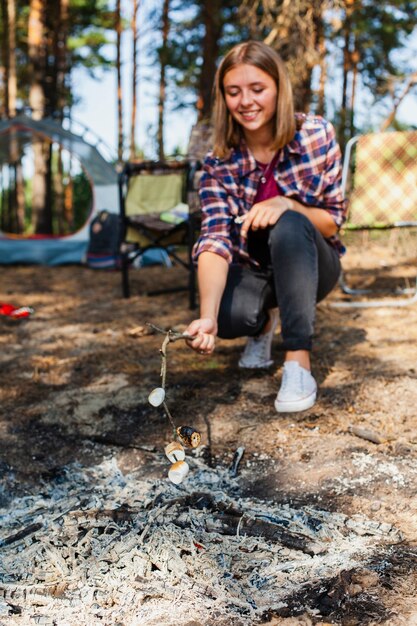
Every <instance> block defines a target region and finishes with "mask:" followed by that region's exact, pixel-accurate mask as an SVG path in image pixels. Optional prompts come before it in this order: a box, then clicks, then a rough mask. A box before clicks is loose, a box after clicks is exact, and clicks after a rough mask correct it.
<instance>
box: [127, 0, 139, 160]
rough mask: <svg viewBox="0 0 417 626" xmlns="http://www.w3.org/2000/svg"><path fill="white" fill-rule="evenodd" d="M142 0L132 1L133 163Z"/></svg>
mask: <svg viewBox="0 0 417 626" xmlns="http://www.w3.org/2000/svg"><path fill="white" fill-rule="evenodd" d="M139 5H140V0H132V19H131V22H130V25H131V30H132V111H131V118H130V153H129V158H130V160H131V161H132V160H133V159H134V158H135V154H136V120H137V89H138V37H139V34H138V12H139Z"/></svg>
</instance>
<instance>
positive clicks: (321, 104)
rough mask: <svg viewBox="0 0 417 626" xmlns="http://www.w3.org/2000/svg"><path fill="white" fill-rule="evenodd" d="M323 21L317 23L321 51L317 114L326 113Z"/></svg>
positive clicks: (325, 65) (319, 49)
mask: <svg viewBox="0 0 417 626" xmlns="http://www.w3.org/2000/svg"><path fill="white" fill-rule="evenodd" d="M323 31H324V29H323V21H322V20H321V21H320V23H317V48H318V51H319V59H320V60H319V64H320V81H319V89H318V94H317V109H316V110H317V114H318V115H323V116H324V115H326V93H325V92H326V80H327V64H326V39H325V37H324V32H323Z"/></svg>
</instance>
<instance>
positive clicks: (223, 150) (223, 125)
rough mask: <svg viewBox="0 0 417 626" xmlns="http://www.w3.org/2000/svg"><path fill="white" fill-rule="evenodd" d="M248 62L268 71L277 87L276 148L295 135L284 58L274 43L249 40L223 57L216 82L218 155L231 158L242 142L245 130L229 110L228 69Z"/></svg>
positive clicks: (215, 145)
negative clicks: (227, 93) (226, 91)
mask: <svg viewBox="0 0 417 626" xmlns="http://www.w3.org/2000/svg"><path fill="white" fill-rule="evenodd" d="M242 63H246V64H248V65H253V66H254V67H257V68H259V69H260V70H262V71H264V72H266V73H267V74H268V75H269V76H271V78H273V79H274V81H275V84H276V86H277V106H276V115H275V124H274V141H273V148H274V149H275V150H279V149H280V148H282V147H283V146H285V145H286V144H287V143H289V142H290V141H291V140H292V139H293V137H294V134H295V129H296V124H295V119H294V101H293V95H292V88H291V83H290V79H289V76H288V72H287V69H286V67H285V64H284V61H283V60H282V59H281V57H280V56H279V54H278V53H277V52H275V50H273V49H272V48H271V47H270V46H268V45H266V44H265V43H263V42H261V41H248V42H245V43H241V44H238V45H237V46H234V48H232V49H231V50H230V51H229V52H228V53H227V55H226V56H225V57H224V58H223V60H222V62H221V63H220V65H219V68H218V70H217V72H216V77H215V82H214V110H213V125H214V147H213V152H214V154H215V155H216V156H218V157H221V158H224V157H228V156H229V154H230V150H231V148H235V147H237V146H238V145H239V143H240V141H241V138H242V129H241V126H240V124H238V123H237V122H236V121H235V120H234V119H233V118H232V116H231V114H230V113H229V110H228V108H227V106H226V100H225V95H224V85H223V81H224V77H225V76H226V74H227V72H229V71H230V70H231V69H233V68H234V67H236V66H237V65H241V64H242Z"/></svg>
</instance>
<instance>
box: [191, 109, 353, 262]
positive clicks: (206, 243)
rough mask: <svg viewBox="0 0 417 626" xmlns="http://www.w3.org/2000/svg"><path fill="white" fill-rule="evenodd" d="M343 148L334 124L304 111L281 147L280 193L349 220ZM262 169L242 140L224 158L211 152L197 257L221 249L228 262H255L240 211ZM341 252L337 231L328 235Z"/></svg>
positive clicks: (277, 171)
mask: <svg viewBox="0 0 417 626" xmlns="http://www.w3.org/2000/svg"><path fill="white" fill-rule="evenodd" d="M341 170H342V168H341V153H340V148H339V146H338V144H337V142H336V138H335V132H334V128H333V126H332V125H331V124H330V123H329V122H327V121H326V120H324V119H323V118H321V117H319V116H310V115H307V116H303V123H302V126H301V128H300V129H299V130H297V132H296V133H295V135H294V138H293V140H292V141H291V142H290V143H289V144H287V145H286V146H284V148H282V149H281V150H280V154H279V157H278V160H277V165H276V168H275V171H274V178H275V180H276V182H277V185H278V189H279V193H281V194H282V195H284V196H286V197H288V198H294V200H297V201H298V202H301V203H302V204H304V205H305V206H306V207H317V208H322V209H324V210H326V211H328V212H329V213H330V215H331V216H332V217H333V219H334V221H335V223H336V225H337V226H338V228H340V227H341V226H342V224H343V223H344V221H345V220H346V211H347V206H346V201H345V199H344V197H343V193H342V188H341V174H342V172H341ZM262 173H263V172H262V169H261V168H260V167H259V165H257V163H256V160H255V158H254V156H253V155H252V154H251V152H250V151H249V149H248V148H247V146H246V144H245V142H243V141H242V143H241V145H240V146H239V147H238V148H235V149H233V150H232V152H231V154H230V157H228V158H226V159H220V158H218V157H215V156H214V155H213V153H212V152H209V153H208V154H207V156H206V158H205V161H204V168H203V175H202V178H201V182H200V191H199V195H200V202H201V210H202V224H201V234H200V237H199V239H198V240H197V243H196V244H195V246H194V250H193V258H194V261H197V259H198V256H199V255H200V254H201V253H202V252H205V251H209V252H214V253H216V254H219V255H220V256H222V257H223V258H225V259H226V260H227V262H228V263H231V262H234V263H237V262H240V263H245V262H246V263H247V262H249V263H251V264H253V265H257V263H256V261H254V260H252V259H250V258H249V255H248V252H247V239H246V238H243V237H241V235H240V229H241V225H240V224H236V223H235V221H234V220H235V218H236V217H237V216H238V215H245V214H246V213H247V212H248V211H249V210H250V209H251V207H252V205H253V202H254V199H255V196H256V192H257V189H258V184H259V179H260V177H261V175H262ZM327 241H328V242H329V243H330V244H331V245H332V246H334V247H335V248H336V249H337V251H338V253H339V254H340V255H342V254H343V253H344V252H345V248H344V246H343V245H342V243H341V241H340V239H339V238H338V236H337V235H334V236H332V237H330V238H328V240H327Z"/></svg>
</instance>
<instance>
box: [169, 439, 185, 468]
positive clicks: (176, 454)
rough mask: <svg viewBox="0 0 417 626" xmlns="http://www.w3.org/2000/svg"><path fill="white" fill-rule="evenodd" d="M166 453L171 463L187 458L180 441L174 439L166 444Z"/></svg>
mask: <svg viewBox="0 0 417 626" xmlns="http://www.w3.org/2000/svg"><path fill="white" fill-rule="evenodd" d="M165 454H166V455H167V457H168V458H169V460H170V461H171V463H176V462H177V461H183V460H184V459H185V450H184V448H183V447H182V445H181V444H180V443H179V441H173V442H172V443H169V444H168V445H167V446H165Z"/></svg>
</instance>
